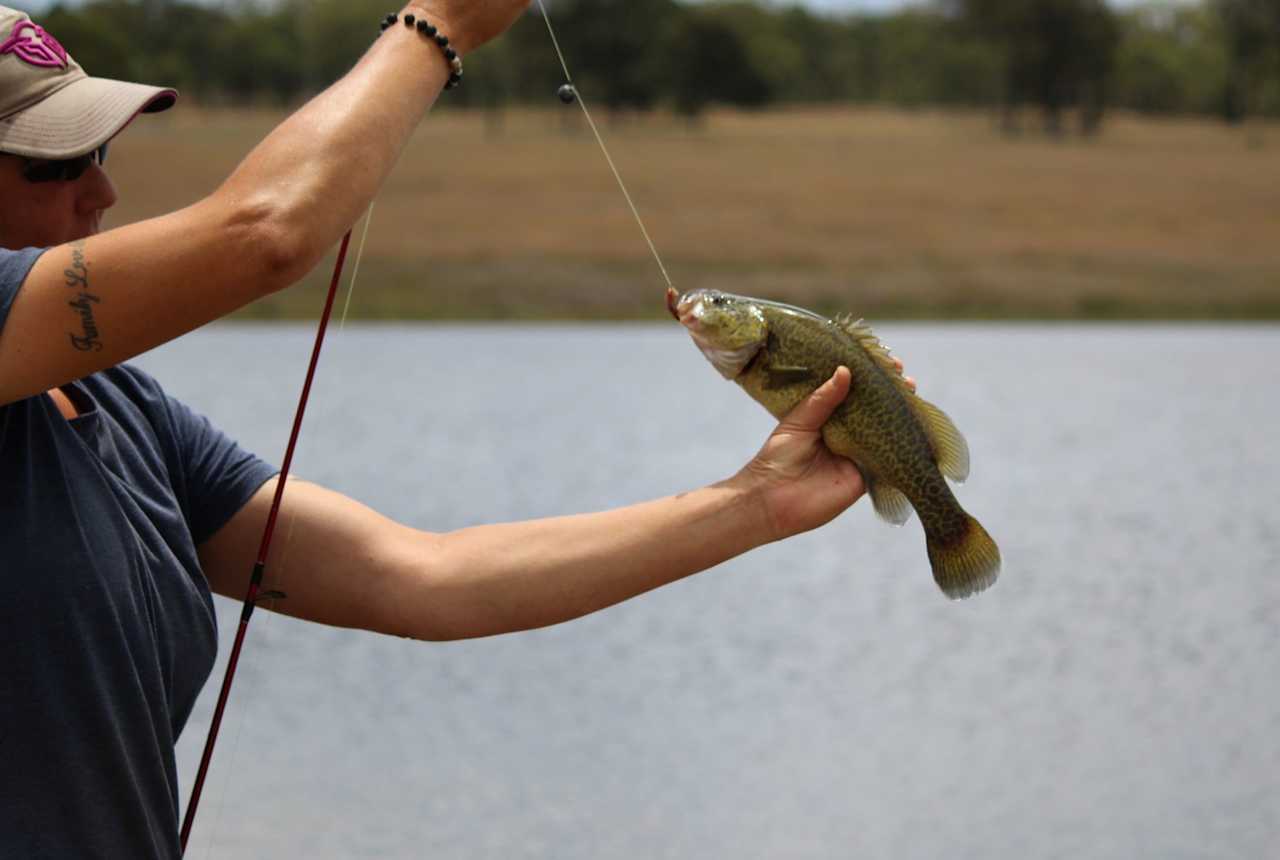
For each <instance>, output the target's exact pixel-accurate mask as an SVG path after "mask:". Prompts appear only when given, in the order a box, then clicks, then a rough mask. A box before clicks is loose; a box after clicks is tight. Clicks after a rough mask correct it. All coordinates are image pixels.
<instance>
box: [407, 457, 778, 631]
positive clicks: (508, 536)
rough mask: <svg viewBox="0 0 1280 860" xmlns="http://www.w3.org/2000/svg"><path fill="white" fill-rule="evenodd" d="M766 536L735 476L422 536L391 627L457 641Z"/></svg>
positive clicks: (560, 611) (674, 576)
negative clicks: (415, 569) (554, 514)
mask: <svg viewBox="0 0 1280 860" xmlns="http://www.w3.org/2000/svg"><path fill="white" fill-rule="evenodd" d="M770 539H772V535H771V532H770V529H769V524H768V522H767V519H766V516H765V513H764V509H763V507H762V506H761V504H760V501H759V498H758V496H757V495H756V494H755V493H754V492H752V491H751V490H750V489H749V488H747V487H745V486H744V485H741V484H739V483H736V482H734V481H726V482H724V483H721V484H716V485H713V486H710V487H706V488H703V489H700V490H695V491H692V492H689V493H684V494H681V495H678V496H672V497H669V498H665V499H659V500H657V501H653V502H646V503H644V504H639V505H633V506H630V507H626V508H620V509H617V510H612V511H604V512H601V513H594V514H584V515H579V516H571V517H560V518H555V519H546V520H535V521H530V522H524V523H512V524H504V525H489V526H480V527H476V528H471V529H464V530H462V531H458V532H453V533H450V534H446V535H433V536H425V535H424V536H423V538H422V540H421V542H420V549H419V551H420V553H421V565H420V572H419V575H418V576H417V577H413V578H408V579H406V582H408V583H410V586H409V590H408V593H407V594H406V595H405V597H406V599H405V600H404V601H403V603H402V604H401V606H402V607H403V615H402V617H401V618H399V619H397V620H396V622H395V623H396V625H397V626H398V627H399V626H400V625H403V626H402V627H400V629H398V630H396V631H394V632H398V633H400V634H401V635H407V636H413V637H416V638H427V639H463V638H472V637H477V636H489V635H494V634H498V633H506V632H511V631H516V630H527V629H531V628H536V627H545V626H548V625H552V624H557V623H560V622H563V621H568V620H571V619H574V618H578V617H581V616H583V615H587V614H589V613H592V612H595V611H597V610H600V609H603V608H605V607H608V606H612V605H613V604H616V603H620V602H622V601H624V600H627V599H629V598H632V597H635V596H636V595H639V594H643V593H644V592H647V591H650V590H652V589H655V588H658V587H660V586H663V585H666V584H668V583H671V582H674V581H676V580H678V579H682V578H684V577H686V576H689V575H691V574H694V573H697V572H699V571H702V570H706V569H707V568H710V567H714V566H715V565H717V564H720V563H721V562H724V561H727V560H728V559H730V558H733V557H734V556H737V555H740V554H741V553H743V552H746V551H747V550H750V549H752V548H754V547H756V546H759V545H760V544H762V543H765V542H767V541H768V540H770Z"/></svg>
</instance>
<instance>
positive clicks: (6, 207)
mask: <svg viewBox="0 0 1280 860" xmlns="http://www.w3.org/2000/svg"><path fill="white" fill-rule="evenodd" d="M23 164H24V160H23V159H22V158H20V157H19V156H16V155H8V154H4V153H0V247H3V248H9V249H11V250H17V249H19V248H49V247H52V246H54V245H61V244H63V243H65V242H71V241H74V240H76V239H84V238H86V237H88V236H92V235H94V234H95V233H97V232H98V230H99V229H100V228H101V226H102V213H103V212H105V211H106V210H108V209H110V208H111V207H112V206H114V205H115V202H116V189H115V186H114V185H112V184H111V180H110V179H109V178H108V177H107V174H106V172H105V171H104V170H103V169H102V168H101V167H99V166H98V165H97V164H91V165H89V168H88V169H87V170H85V172H84V173H83V174H81V175H80V178H79V179H74V180H64V181H53V182H29V181H27V179H26V177H24V176H23V175H22V167H23Z"/></svg>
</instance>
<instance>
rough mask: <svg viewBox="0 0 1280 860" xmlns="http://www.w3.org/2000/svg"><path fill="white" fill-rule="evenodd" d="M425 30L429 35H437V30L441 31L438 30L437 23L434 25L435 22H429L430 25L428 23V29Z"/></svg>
mask: <svg viewBox="0 0 1280 860" xmlns="http://www.w3.org/2000/svg"><path fill="white" fill-rule="evenodd" d="M423 32H424V33H426V34H427V35H428V36H434V35H435V34H436V33H437V32H439V31H438V30H436V28H435V25H434V24H428V25H427V29H426V30H424V31H423Z"/></svg>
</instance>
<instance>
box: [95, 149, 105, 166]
mask: <svg viewBox="0 0 1280 860" xmlns="http://www.w3.org/2000/svg"><path fill="white" fill-rule="evenodd" d="M107 146H108V144H105V143H104V144H102V146H100V147H98V151H97V152H96V153H95V154H96V155H97V156H98V166H99V167H101V166H102V165H104V164H106V163H107Z"/></svg>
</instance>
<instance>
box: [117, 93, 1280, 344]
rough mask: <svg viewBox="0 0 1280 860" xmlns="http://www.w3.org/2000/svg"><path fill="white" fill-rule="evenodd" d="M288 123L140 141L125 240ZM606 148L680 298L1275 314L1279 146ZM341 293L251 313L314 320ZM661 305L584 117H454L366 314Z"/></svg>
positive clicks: (299, 295)
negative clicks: (698, 290)
mask: <svg viewBox="0 0 1280 860" xmlns="http://www.w3.org/2000/svg"><path fill="white" fill-rule="evenodd" d="M279 119H280V115H279V114H273V113H269V112H254V111H235V112H230V111H201V110H196V109H193V108H191V107H190V106H184V107H182V108H181V109H179V110H177V111H174V112H173V113H172V115H171V116H161V117H147V118H145V119H144V120H141V121H139V122H137V123H135V125H134V126H133V127H132V128H131V129H130V130H129V131H128V132H127V134H126V135H125V136H124V137H123V138H122V139H121V141H120V143H119V145H118V146H117V147H115V148H114V149H113V152H112V159H113V162H112V173H113V177H114V178H115V179H116V182H117V185H118V186H119V187H120V189H121V197H122V199H121V203H120V205H119V206H118V207H117V209H116V210H115V213H114V214H113V215H112V216H111V219H110V223H112V224H118V223H123V222H124V221H129V220H134V219H137V218H142V217H146V216H149V215H154V214H158V213H160V212H164V211H167V210H169V209H173V208H176V207H179V206H181V205H184V204H186V203H189V202H191V201H193V200H195V199H197V198H198V197H200V196H202V195H203V194H206V193H208V192H209V191H210V190H212V189H213V188H214V187H215V186H216V185H217V183H218V182H219V181H220V180H221V179H222V178H223V177H225V176H226V175H227V173H228V172H229V171H230V170H231V169H232V167H233V166H234V165H235V163H236V162H237V161H238V160H239V159H240V158H241V157H243V156H244V154H245V153H246V152H248V150H249V149H250V147H251V146H252V145H253V144H254V143H255V142H256V141H257V140H259V139H260V138H261V137H262V136H264V135H265V134H266V133H267V131H268V130H269V129H270V128H271V126H272V125H273V124H274V123H275V122H277V121H279ZM604 131H605V135H606V138H607V140H608V142H609V145H610V149H611V150H612V151H613V154H614V158H615V160H616V161H617V163H618V166H619V168H620V169H621V171H622V174H623V177H624V179H626V180H627V182H628V185H629V186H630V188H631V191H632V194H633V196H634V197H635V199H636V202H637V205H638V206H639V208H640V211H641V213H642V214H643V215H644V217H645V220H646V223H647V224H648V226H649V230H650V232H651V233H652V235H653V239H654V241H655V243H656V244H657V246H658V249H659V251H660V252H661V253H662V255H663V257H664V259H665V261H666V264H667V268H668V270H669V271H670V273H671V276H672V278H673V279H674V280H675V282H676V285H677V286H678V287H680V288H681V289H688V288H692V287H699V286H706V287H717V288H721V289H726V290H730V291H733V292H739V293H746V294H751V295H759V296H762V297H769V298H775V299H781V300H785V301H791V302H795V303H798V304H802V305H807V306H810V307H815V308H817V309H821V310H825V311H828V312H834V311H844V310H848V311H851V312H853V313H855V314H857V315H860V316H866V317H868V318H872V319H883V318H889V317H899V318H902V317H907V318H960V317H968V318H975V317H976V318H1177V319H1183V318H1214V319H1224V318H1240V319H1243V318H1268V319H1280V129H1277V128H1260V129H1259V128H1255V129H1253V130H1252V131H1251V132H1248V133H1246V132H1242V131H1240V130H1238V129H1237V130H1233V129H1227V128H1224V127H1222V126H1220V125H1217V124H1214V123H1210V122H1199V121H1160V122H1156V121H1140V120H1137V119H1133V118H1127V117H1116V118H1113V119H1112V121H1111V122H1110V124H1109V125H1108V126H1107V128H1106V130H1105V133H1104V135H1103V136H1102V137H1101V138H1100V139H1099V140H1096V141H1093V142H1087V143H1082V142H1079V141H1068V142H1053V141H1049V140H1045V139H1042V138H1038V137H1026V138H1022V139H1013V140H1009V139H1005V138H1002V137H1001V136H1000V135H998V134H997V133H996V132H995V131H994V130H993V128H992V126H991V123H990V121H989V119H988V118H987V117H985V116H982V115H978V114H967V115H964V114H962V115H953V114H942V113H931V112H919V113H903V112H890V111H881V110H864V109H847V110H844V109H828V110H821V111H787V112H774V113H764V114H740V113H727V112H726V113H721V114H715V115H712V116H711V117H709V119H708V121H707V122H706V123H705V124H703V125H702V126H700V127H697V128H691V127H689V126H687V125H685V124H683V123H682V122H680V121H677V120H674V119H670V118H665V117H652V118H646V119H638V120H631V121H628V122H625V123H622V124H618V125H614V126H608V125H606V126H605V128H604ZM158 167H159V168H160V169H157V168H158ZM325 268H326V266H322V267H321V269H325ZM325 281H326V274H325V273H324V272H323V271H317V272H316V273H314V274H313V275H312V277H311V278H309V279H308V281H307V282H306V284H304V285H303V286H302V287H300V288H296V289H294V290H290V291H287V292H285V293H282V294H280V295H279V296H276V297H273V298H271V299H270V300H267V301H264V302H261V303H259V304H257V305H255V306H253V307H252V308H250V309H247V310H246V311H245V312H244V313H245V315H248V316H257V317H262V318H279V317H306V318H312V317H314V316H315V314H316V312H317V310H318V302H319V300H320V299H319V293H321V292H322V291H323V285H324V282H325ZM662 297H663V281H662V279H661V276H660V274H659V272H658V269H657V266H656V264H655V263H654V262H653V260H652V257H651V256H650V255H649V252H648V248H647V246H646V245H645V243H644V241H643V238H642V237H641V235H640V231H639V229H638V228H637V227H636V224H635V222H634V220H633V219H632V217H631V214H630V211H629V210H628V209H627V207H626V204H625V201H624V200H623V197H622V195H621V193H620V192H619V191H618V189H617V186H616V185H615V183H614V180H613V177H612V175H611V174H610V173H609V170H608V166H607V165H606V163H605V161H604V159H603V156H602V155H601V154H600V152H599V149H598V148H597V147H596V144H595V142H594V139H593V138H591V136H590V134H589V132H588V131H586V129H585V127H584V126H583V125H582V124H581V122H580V116H579V114H578V112H577V109H576V108H573V109H566V110H564V111H553V110H548V111H546V112H534V111H510V112H507V113H505V114H504V115H503V116H502V117H501V119H500V120H496V119H495V118H494V117H486V116H485V115H483V114H479V113H459V112H447V111H446V112H438V113H437V114H435V115H433V116H431V117H429V118H428V119H427V120H426V122H424V123H423V125H422V127H421V129H420V130H419V132H418V134H417V135H416V137H415V139H414V140H413V142H412V144H411V146H410V148H409V150H408V151H407V152H406V154H405V156H404V158H403V160H402V161H401V163H400V165H399V167H398V168H397V170H396V172H395V174H394V175H393V177H392V179H391V181H390V183H389V184H388V186H387V187H386V188H385V189H384V191H383V193H382V194H381V195H380V196H379V198H378V201H377V206H376V211H375V213H374V220H373V226H372V230H371V232H370V237H369V243H368V249H367V251H366V254H365V256H364V259H363V262H362V263H361V269H360V279H359V283H358V286H357V290H356V293H355V297H354V300H353V302H352V310H351V315H352V318H359V317H363V318H448V319H461V318H490V319H492V318H501V319H516V318H518V319H545V318H575V319H616V318H646V317H648V318H656V317H658V316H660V315H661V313H662Z"/></svg>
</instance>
